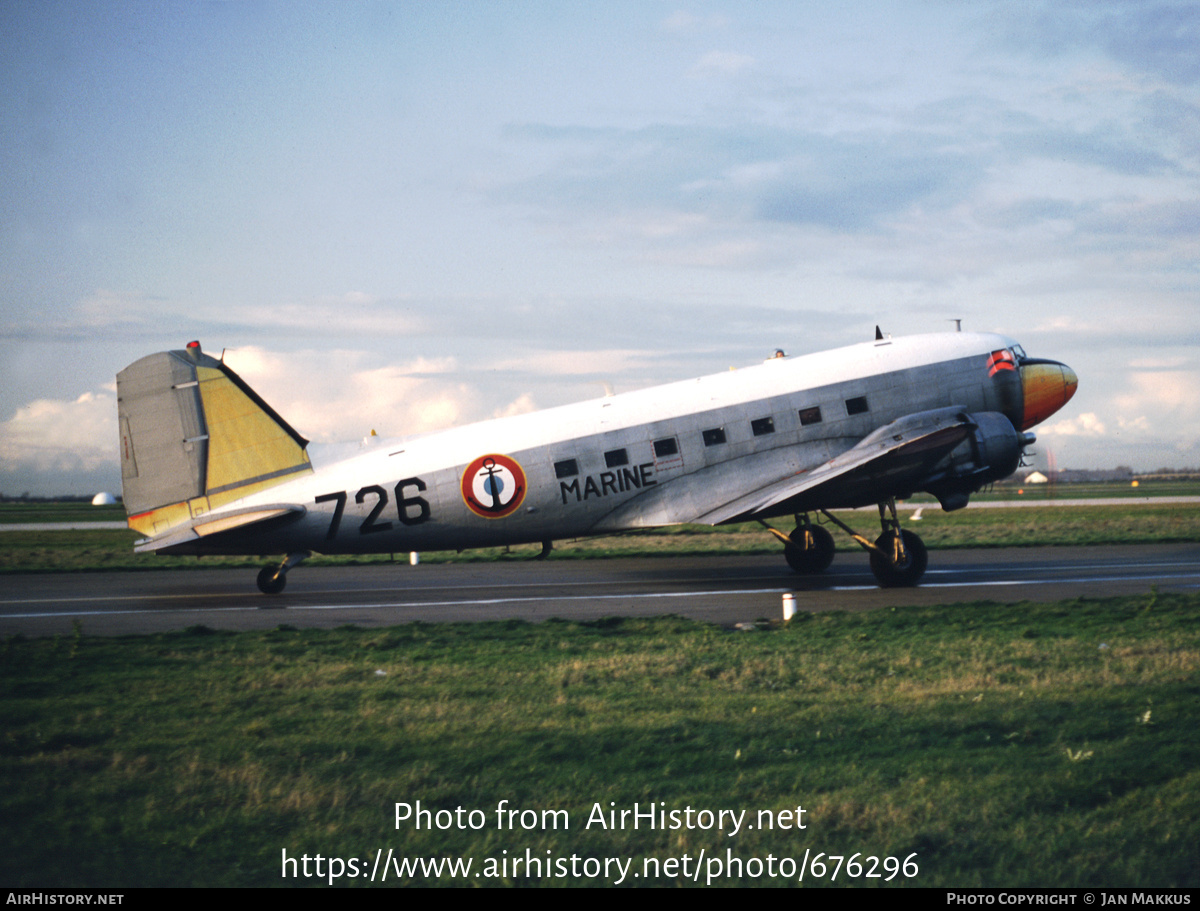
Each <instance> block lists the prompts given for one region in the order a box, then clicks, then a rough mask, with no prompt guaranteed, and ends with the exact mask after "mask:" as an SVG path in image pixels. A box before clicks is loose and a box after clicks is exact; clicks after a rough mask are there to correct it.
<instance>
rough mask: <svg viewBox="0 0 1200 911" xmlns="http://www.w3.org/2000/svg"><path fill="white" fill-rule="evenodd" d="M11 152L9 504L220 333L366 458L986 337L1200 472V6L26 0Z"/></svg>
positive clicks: (262, 376)
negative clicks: (513, 417)
mask: <svg viewBox="0 0 1200 911" xmlns="http://www.w3.org/2000/svg"><path fill="white" fill-rule="evenodd" d="M0 136H2V137H3V139H2V140H0V493H3V494H6V495H10V496H13V495H20V494H21V493H26V492H27V493H30V494H31V495H36V496H47V495H57V494H64V493H92V492H95V491H97V490H112V491H114V492H117V491H119V488H120V469H119V464H118V458H117V426H116V390H115V380H114V378H115V374H116V373H117V372H118V371H119V370H121V369H123V368H124V367H125V366H126V365H128V364H129V363H132V362H133V361H135V360H137V359H138V358H140V357H143V356H145V355H147V354H150V353H153V352H156V351H162V350H167V349H177V348H182V347H183V346H184V345H185V344H186V343H187V342H188V341H190V340H192V339H198V340H200V342H201V343H202V345H203V346H204V349H205V350H206V351H208V352H209V353H211V354H220V353H221V352H222V351H224V352H225V357H226V361H227V363H229V364H230V365H231V366H232V367H233V368H234V369H235V370H237V371H238V373H239V374H241V375H242V377H243V378H244V379H246V380H247V381H248V382H249V383H250V384H251V385H252V386H253V387H254V388H255V389H256V390H257V391H258V392H259V393H260V394H261V395H262V396H263V397H264V398H265V399H266V400H267V401H268V402H270V403H271V404H272V406H273V407H274V408H275V409H276V410H277V411H278V412H279V413H280V414H282V415H283V416H284V417H285V418H286V419H287V420H288V421H289V422H290V423H291V424H292V425H293V426H295V427H296V428H297V429H298V430H299V431H300V432H301V433H302V434H304V435H305V436H306V437H308V438H309V439H311V440H313V441H314V443H326V442H335V441H344V440H358V439H361V438H362V437H364V436H366V435H367V434H369V433H370V431H371V430H373V429H374V430H376V431H377V432H378V433H379V434H380V435H383V436H399V435H405V434H410V433H417V432H425V431H429V430H436V429H439V428H442V427H449V426H453V425H458V424H462V423H466V422H469V421H473V420H479V419H483V418H488V417H492V416H496V415H503V414H512V413H520V412H524V411H530V410H533V409H537V408H545V407H550V406H553V405H559V404H565V403H567V402H572V401H580V400H583V399H587V398H595V397H598V396H600V395H604V394H605V393H606V392H607V391H615V392H622V391H628V390H632V389H638V388H644V387H646V386H650V385H653V384H655V383H660V382H669V381H672V380H678V379H686V378H689V377H693V376H700V375H703V374H707V373H714V372H720V371H724V370H727V369H728V368H729V367H730V366H742V365H746V364H752V363H756V362H758V361H760V360H761V359H762V358H764V357H766V356H768V355H769V354H770V353H771V352H773V351H774V350H775V349H776V348H783V349H785V350H786V351H787V352H788V353H789V354H792V355H796V354H804V353H808V352H812V351H818V350H823V349H826V348H830V347H837V346H841V345H847V344H853V343H855V342H860V341H867V340H869V339H871V338H873V336H874V327H875V326H876V325H879V326H881V327H882V329H883V331H885V332H886V333H889V334H891V335H894V336H901V335H911V334H916V333H925V332H943V331H951V330H952V329H953V323H952V322H950V321H951V320H954V319H961V320H962V325H963V328H964V329H968V330H976V331H996V332H1000V333H1003V334H1005V335H1007V336H1010V337H1012V338H1014V339H1016V340H1017V341H1018V342H1020V343H1021V344H1022V345H1023V346H1024V348H1025V350H1026V351H1027V352H1028V353H1029V354H1030V355H1032V356H1035V357H1049V358H1054V359H1057V360H1061V361H1064V362H1065V363H1067V364H1069V365H1070V366H1071V367H1072V368H1073V369H1074V370H1075V371H1076V373H1077V374H1078V376H1079V392H1078V394H1077V395H1076V396H1075V398H1074V399H1073V400H1072V401H1071V402H1070V403H1069V404H1068V405H1067V407H1066V408H1064V409H1063V411H1061V412H1060V413H1059V414H1057V415H1055V416H1054V417H1052V418H1051V419H1049V420H1048V421H1047V422H1046V423H1045V424H1043V425H1041V426H1040V427H1039V428H1038V430H1037V433H1038V437H1039V440H1038V443H1037V445H1036V446H1035V447H1033V450H1032V456H1031V458H1032V461H1033V462H1034V464H1037V465H1039V466H1040V467H1045V466H1047V465H1048V464H1049V463H1050V461H1051V460H1052V461H1053V463H1054V464H1055V465H1056V466H1057V467H1058V468H1113V467H1116V466H1118V465H1128V466H1131V467H1133V468H1134V469H1135V470H1138V471H1150V470H1153V469H1156V468H1159V467H1170V468H1183V467H1196V466H1200V328H1198V324H1200V294H1198V292H1200V5H1198V4H1196V3H1194V2H1191V0H1186V2H1161V3H1160V2H1134V0H1080V2H1072V0H1054V2H1045V3H1041V2H1023V0H929V2H917V0H905V2H876V0H858V2H856V3H854V4H852V5H850V4H830V3H826V2H823V0H822V2H800V0H791V2H780V3H772V2H755V3H719V2H658V0H631V2H621V0H604V2H590V3H582V2H544V3H534V2H521V0H508V2H498V0H497V2H478V0H472V2H435V0H430V2H415V0H410V2H395V3H387V2H381V3H360V2H353V0H346V2H339V3H302V2H286V3H285V2H281V3H255V2H244V3H243V2H215V3H171V2H161V0H154V2H147V3H136V2H43V0H30V2H27V0H0ZM314 461H318V450H317V448H316V447H314Z"/></svg>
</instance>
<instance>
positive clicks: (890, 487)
mask: <svg viewBox="0 0 1200 911" xmlns="http://www.w3.org/2000/svg"><path fill="white" fill-rule="evenodd" d="M976 426H977V425H976V424H975V423H974V422H973V421H972V420H971V417H970V415H968V414H966V413H964V409H962V408H959V407H952V408H939V409H936V410H933V411H922V412H919V413H916V414H910V415H907V416H905V417H902V418H898V419H896V420H895V421H891V422H890V423H888V424H885V425H883V426H882V427H880V428H878V429H877V430H875V431H874V432H873V433H871V434H870V435H869V436H867V437H865V438H864V439H863V440H861V441H860V442H859V443H858V444H857V445H856V446H854V447H852V448H851V449H848V450H846V451H845V452H843V453H841V454H840V455H838V456H835V457H834V458H832V459H830V460H828V461H826V462H823V463H821V464H819V465H816V466H811V467H808V466H803V465H800V464H799V463H798V462H797V461H796V460H795V456H794V455H793V454H791V453H790V452H788V451H787V450H782V451H781V450H772V451H768V452H763V453H757V454H755V455H752V456H747V457H745V458H742V459H736V460H733V461H731V462H725V463H722V464H721V465H718V466H714V468H716V469H718V470H717V471H713V470H712V469H706V470H704V471H699V472H696V473H695V474H693V475H689V476H686V477H683V478H679V479H677V480H675V481H671V482H670V483H667V484H664V485H662V487H660V488H657V489H656V490H654V491H653V492H651V493H650V494H648V495H644V496H641V497H637V498H636V499H634V500H632V501H630V502H629V503H627V504H625V505H624V506H623V507H621V508H620V509H618V510H617V511H616V512H615V513H613V514H611V515H609V516H608V517H606V518H605V520H604V521H603V522H602V523H601V526H602V527H611V528H613V529H616V528H620V527H624V528H629V527H653V526H658V525H667V524H675V523H682V522H696V523H700V524H704V525H719V524H721V523H725V522H734V521H744V520H748V519H753V518H755V517H757V516H762V515H771V514H780V513H781V512H788V511H794V512H800V511H803V510H806V509H817V508H822V509H830V508H850V507H856V506H863V505H867V504H870V503H877V502H879V501H880V500H881V499H882V498H885V497H887V496H891V495H894V494H895V493H896V492H897V491H898V490H904V489H905V488H909V487H911V485H912V484H914V483H915V482H917V481H920V480H923V479H925V478H926V477H928V476H929V474H930V473H931V471H932V470H933V467H934V466H935V465H936V464H937V463H938V462H939V461H941V460H942V459H943V458H944V457H945V456H946V455H947V454H948V453H950V452H951V451H952V450H953V449H955V448H956V447H957V446H958V445H959V444H961V443H962V442H963V441H964V440H965V439H967V437H968V436H970V435H971V433H972V432H973V431H974V430H975V428H976Z"/></svg>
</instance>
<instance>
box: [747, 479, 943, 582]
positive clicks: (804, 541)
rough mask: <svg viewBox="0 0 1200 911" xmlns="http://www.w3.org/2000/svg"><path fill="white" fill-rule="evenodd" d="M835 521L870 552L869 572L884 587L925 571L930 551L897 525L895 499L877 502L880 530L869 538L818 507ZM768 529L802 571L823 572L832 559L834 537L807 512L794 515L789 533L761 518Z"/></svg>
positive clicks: (790, 561) (795, 567)
mask: <svg viewBox="0 0 1200 911" xmlns="http://www.w3.org/2000/svg"><path fill="white" fill-rule="evenodd" d="M818 511H819V512H820V513H821V515H823V516H825V518H826V519H828V520H829V521H830V522H832V523H833V524H834V525H836V526H838V527H839V528H841V529H842V530H843V531H844V532H846V534H848V535H850V537H852V538H853V539H854V540H855V541H857V542H858V543H859V545H861V546H862V548H863V549H864V550H866V551H867V552H868V553H869V554H870V555H871V558H870V559H871V572H872V573H874V574H875V578H876V579H877V580H878V581H879V584H880V585H882V586H883V587H884V588H901V587H907V586H911V585H916V584H917V582H919V581H920V579H921V576H923V575H924V574H925V567H926V566H927V565H928V563H929V554H928V552H927V551H926V550H925V544H924V543H923V542H922V541H921V539H920V538H919V537H917V535H915V534H913V533H912V532H911V531H904V530H903V529H901V528H900V520H899V519H898V518H897V516H896V500H895V498H891V497H889V498H888V499H887V500H885V501H884V502H882V503H880V504H879V524H880V526H881V528H882V534H880V536H879V537H878V538H876V539H875V540H874V541H869V540H867V539H866V538H864V537H863V536H862V535H860V534H858V533H857V532H856V531H854V529H852V528H850V526H848V525H846V524H845V523H844V522H841V521H840V520H838V519H837V518H836V517H835V516H833V515H832V514H831V513H830V512H829V511H828V510H824V509H822V510H818ZM760 524H762V525H763V526H764V527H765V528H766V529H767V531H769V532H771V534H773V535H775V537H777V538H779V540H781V541H782V542H783V556H784V559H786V560H787V562H788V566H790V567H791V568H792V569H793V570H794V571H796V572H798V573H803V574H813V573H820V572H824V571H825V570H826V569H828V568H829V564H830V563H831V562H833V551H834V546H833V537H832V536H831V535H830V534H829V532H828V531H826V530H825V529H824V528H822V527H821V526H819V525H814V524H813V523H812V522H811V521H810V520H809V517H808V514H807V513H805V514H803V515H798V516H796V530H795V531H793V532H792V533H791V534H790V535H788V534H784V533H783V532H781V531H779V530H778V529H777V528H772V527H771V526H769V525H767V524H766V523H765V522H761V523H760Z"/></svg>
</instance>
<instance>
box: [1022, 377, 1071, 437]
mask: <svg viewBox="0 0 1200 911" xmlns="http://www.w3.org/2000/svg"><path fill="white" fill-rule="evenodd" d="M1078 386H1079V377H1077V376H1076V375H1075V371H1074V370H1072V369H1071V368H1070V367H1068V366H1067V365H1066V364H1060V363H1059V362H1058V361H1043V360H1038V361H1026V362H1025V363H1023V364H1022V365H1021V388H1022V390H1023V391H1024V398H1025V416H1024V419H1023V420H1022V422H1021V429H1022V430H1028V429H1029V428H1030V427H1032V426H1034V425H1035V424H1040V423H1041V422H1042V421H1044V420H1046V418H1048V417H1050V415H1052V414H1054V412H1056V411H1058V409H1060V408H1062V406H1063V405H1065V404H1067V402H1069V401H1071V397H1072V396H1073V395H1075V390H1076V388H1077V387H1078Z"/></svg>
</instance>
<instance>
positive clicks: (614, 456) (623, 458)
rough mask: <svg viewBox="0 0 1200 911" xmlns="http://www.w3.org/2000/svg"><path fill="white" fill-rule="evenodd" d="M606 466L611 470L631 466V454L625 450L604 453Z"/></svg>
mask: <svg viewBox="0 0 1200 911" xmlns="http://www.w3.org/2000/svg"><path fill="white" fill-rule="evenodd" d="M604 464H605V465H606V466H607V467H609V468H620V467H621V466H622V465H628V464H629V453H628V452H626V451H625V450H624V449H610V450H609V451H608V452H606V453H604Z"/></svg>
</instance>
